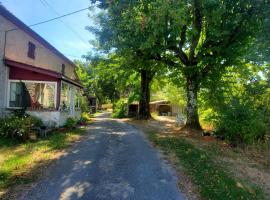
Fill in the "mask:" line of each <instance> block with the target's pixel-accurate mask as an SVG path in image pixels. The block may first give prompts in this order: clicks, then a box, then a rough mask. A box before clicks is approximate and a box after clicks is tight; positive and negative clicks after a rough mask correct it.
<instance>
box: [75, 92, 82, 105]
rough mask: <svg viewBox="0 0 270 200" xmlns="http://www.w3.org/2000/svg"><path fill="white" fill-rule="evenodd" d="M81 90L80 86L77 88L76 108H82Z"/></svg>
mask: <svg viewBox="0 0 270 200" xmlns="http://www.w3.org/2000/svg"><path fill="white" fill-rule="evenodd" d="M81 96H82V94H81V91H80V89H79V88H76V89H75V108H80V101H81Z"/></svg>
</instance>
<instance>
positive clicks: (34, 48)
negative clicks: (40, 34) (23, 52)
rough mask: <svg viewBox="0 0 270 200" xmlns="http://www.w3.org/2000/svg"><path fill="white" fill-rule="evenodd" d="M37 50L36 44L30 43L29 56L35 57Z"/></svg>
mask: <svg viewBox="0 0 270 200" xmlns="http://www.w3.org/2000/svg"><path fill="white" fill-rule="evenodd" d="M35 50H36V45H34V44H33V43H32V42H29V43H28V57H29V58H32V59H35Z"/></svg>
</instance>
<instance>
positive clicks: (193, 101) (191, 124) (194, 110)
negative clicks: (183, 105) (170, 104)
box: [185, 77, 202, 130]
mask: <svg viewBox="0 0 270 200" xmlns="http://www.w3.org/2000/svg"><path fill="white" fill-rule="evenodd" d="M186 90H187V122H186V126H185V127H186V128H191V129H197V130H201V129H202V128H201V125H200V122H199V115H198V99H197V95H198V91H199V88H198V83H197V81H196V79H194V78H193V77H187V88H186Z"/></svg>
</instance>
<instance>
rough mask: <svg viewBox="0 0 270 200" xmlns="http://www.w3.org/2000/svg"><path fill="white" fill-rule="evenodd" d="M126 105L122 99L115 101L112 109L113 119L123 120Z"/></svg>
mask: <svg viewBox="0 0 270 200" xmlns="http://www.w3.org/2000/svg"><path fill="white" fill-rule="evenodd" d="M126 109H127V106H126V103H125V101H124V100H123V99H120V100H119V101H117V103H116V104H115V105H114V107H113V113H112V117H113V118H124V117H125V116H126Z"/></svg>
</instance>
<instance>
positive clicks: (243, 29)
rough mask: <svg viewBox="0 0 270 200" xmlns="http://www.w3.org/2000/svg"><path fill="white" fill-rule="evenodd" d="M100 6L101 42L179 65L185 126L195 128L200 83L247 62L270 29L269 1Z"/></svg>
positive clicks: (141, 1) (148, 0) (137, 1)
mask: <svg viewBox="0 0 270 200" xmlns="http://www.w3.org/2000/svg"><path fill="white" fill-rule="evenodd" d="M100 6H101V7H102V8H105V9H107V12H106V17H103V18H100V19H101V20H100V24H101V27H102V28H101V29H100V30H99V31H97V32H98V33H99V35H100V41H101V42H105V43H106V44H108V45H109V46H110V47H114V48H116V49H117V50H120V52H121V53H123V52H125V53H126V52H130V53H131V54H132V55H136V56H137V58H144V59H145V60H152V61H153V62H154V61H156V62H159V61H162V62H165V63H166V64H167V65H169V66H171V67H172V66H173V67H176V68H178V69H180V71H181V73H182V76H183V77H184V81H185V83H186V84H185V85H186V94H187V122H186V126H187V127H188V128H196V129H201V126H200V123H199V116H198V100H197V96H198V93H199V91H200V88H201V87H202V83H203V82H204V81H205V80H207V79H215V80H218V79H219V78H220V76H221V75H222V73H224V72H225V69H226V67H228V66H233V65H237V64H238V63H240V62H243V61H245V60H244V55H245V54H246V53H247V51H248V50H249V49H250V47H251V46H252V45H254V44H255V42H256V38H258V37H257V36H258V35H259V34H261V31H262V30H263V27H269V26H265V24H264V23H269V20H264V18H266V16H267V17H268V15H269V1H268V0H155V1H153V0H134V1H121V0H115V1H106V0H103V1H101V3H100ZM102 38H103V40H102ZM108 38H109V39H108Z"/></svg>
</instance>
